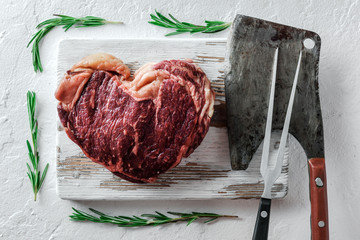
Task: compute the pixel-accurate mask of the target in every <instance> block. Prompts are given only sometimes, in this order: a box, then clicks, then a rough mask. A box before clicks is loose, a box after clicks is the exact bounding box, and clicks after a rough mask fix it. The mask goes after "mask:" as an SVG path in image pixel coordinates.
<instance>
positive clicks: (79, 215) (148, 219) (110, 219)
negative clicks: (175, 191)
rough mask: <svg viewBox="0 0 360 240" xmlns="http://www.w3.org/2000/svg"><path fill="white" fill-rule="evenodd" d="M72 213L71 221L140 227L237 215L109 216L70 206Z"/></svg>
mask: <svg viewBox="0 0 360 240" xmlns="http://www.w3.org/2000/svg"><path fill="white" fill-rule="evenodd" d="M72 209H73V210H74V213H73V214H72V215H70V216H69V217H70V219H71V220H73V221H90V222H97V223H111V224H115V225H117V226H119V227H142V226H158V225H161V224H166V223H172V222H179V221H186V222H187V226H188V225H190V224H191V223H192V222H194V221H195V220H197V219H200V218H207V219H208V220H207V221H205V222H204V223H209V222H211V221H214V220H215V219H217V218H237V216H231V215H220V214H215V213H200V212H191V213H179V212H168V213H169V214H171V215H174V216H176V217H169V216H166V215H165V214H162V213H160V212H155V214H142V215H141V217H137V216H110V215H107V214H105V213H102V212H99V211H97V210H95V209H92V208H89V210H90V211H91V212H93V213H95V214H97V215H98V216H94V215H91V214H89V213H86V212H84V211H80V210H78V209H75V208H72Z"/></svg>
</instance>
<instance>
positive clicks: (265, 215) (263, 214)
mask: <svg viewBox="0 0 360 240" xmlns="http://www.w3.org/2000/svg"><path fill="white" fill-rule="evenodd" d="M260 215H261V217H262V218H266V217H267V216H268V213H267V212H266V211H262V212H261V213H260Z"/></svg>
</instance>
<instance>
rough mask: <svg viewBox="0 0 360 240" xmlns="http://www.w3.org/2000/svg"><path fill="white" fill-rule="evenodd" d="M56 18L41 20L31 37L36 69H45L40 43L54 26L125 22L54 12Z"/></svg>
mask: <svg viewBox="0 0 360 240" xmlns="http://www.w3.org/2000/svg"><path fill="white" fill-rule="evenodd" d="M54 16H55V18H51V19H48V20H45V21H43V22H41V23H40V24H39V25H37V26H36V28H37V29H39V30H38V31H37V32H36V33H35V34H34V35H33V37H32V38H31V40H30V42H29V43H28V45H27V47H29V46H30V44H31V43H33V45H32V50H31V52H32V62H33V65H34V71H35V72H37V71H40V72H42V71H43V68H42V65H41V60H40V52H39V43H40V41H41V40H42V39H43V38H44V37H45V35H46V34H48V33H49V32H50V31H51V30H52V29H53V28H54V27H57V26H63V27H62V28H63V29H64V30H65V32H66V31H67V30H69V29H70V28H71V27H73V26H74V27H75V28H81V27H96V26H101V25H104V24H122V23H123V22H112V21H107V20H105V19H103V18H99V17H94V16H86V17H82V18H74V17H70V16H66V15H60V14H54Z"/></svg>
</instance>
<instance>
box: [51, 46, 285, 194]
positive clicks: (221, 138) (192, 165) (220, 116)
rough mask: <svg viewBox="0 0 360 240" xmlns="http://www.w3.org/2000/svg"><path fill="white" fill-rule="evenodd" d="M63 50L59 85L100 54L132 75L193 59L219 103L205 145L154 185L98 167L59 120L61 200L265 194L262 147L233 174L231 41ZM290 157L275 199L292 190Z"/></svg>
mask: <svg viewBox="0 0 360 240" xmlns="http://www.w3.org/2000/svg"><path fill="white" fill-rule="evenodd" d="M58 50H59V51H58V68H57V70H58V74H57V78H58V81H60V80H61V78H62V76H63V75H64V73H65V72H66V71H67V70H68V69H70V68H71V66H72V65H73V64H75V63H76V62H78V61H79V60H80V59H81V58H83V57H85V56H87V55H89V54H93V53H98V52H106V53H110V54H112V55H114V56H116V57H118V58H120V59H121V60H123V61H124V63H125V64H127V65H128V66H129V67H130V69H131V70H132V72H134V70H136V69H137V68H139V67H140V66H142V65H143V64H144V63H146V62H150V61H155V62H156V61H161V60H165V59H184V58H190V59H193V61H194V62H195V63H197V64H198V65H199V66H200V67H201V68H202V69H203V70H204V72H205V73H206V74H207V76H208V78H209V79H210V81H211V82H212V87H213V89H214V90H215V92H216V100H217V101H216V103H215V104H216V106H215V115H214V116H215V117H216V121H214V122H213V124H212V125H213V126H211V127H210V129H209V132H208V134H207V136H206V137H205V139H204V141H203V142H202V144H201V145H200V146H199V147H198V148H197V149H196V150H195V152H194V153H193V154H191V156H190V157H188V158H184V159H183V160H182V162H181V163H180V164H179V165H178V166H177V167H175V168H173V169H172V170H169V171H168V172H166V173H164V174H162V175H161V176H160V177H159V179H158V180H157V181H156V182H154V183H150V184H139V183H130V182H128V181H125V180H122V179H120V178H119V177H117V176H114V175H113V174H112V173H111V172H109V171H108V170H107V169H106V168H104V167H102V166H101V165H98V164H96V163H93V162H92V161H91V160H90V159H88V158H87V157H86V156H85V155H84V154H83V152H82V151H81V149H80V148H79V147H78V146H77V145H76V144H75V143H73V142H72V141H71V140H70V139H69V138H68V137H67V135H66V133H65V131H64V129H63V128H62V126H61V124H60V121H59V120H58V128H57V151H56V157H57V158H56V159H57V192H58V195H59V196H60V197H61V198H63V199H73V200H95V199H99V200H100V199H106V200H135V199H141V200H144V199H224V198H227V199H236V198H258V197H260V196H261V194H262V190H263V180H262V178H261V175H260V172H259V168H260V157H261V146H260V147H259V150H258V151H257V153H256V154H255V156H254V158H253V160H252V162H251V163H250V166H249V168H248V169H247V170H246V171H233V170H231V167H230V159H229V149H228V138H227V129H226V127H224V123H225V121H224V120H225V117H226V116H225V115H224V113H225V112H224V106H225V98H224V96H225V94H224V84H223V80H224V70H225V62H224V59H225V51H226V39H211V40H210V39H188V40H184V39H119V40H91V39H88V40H84V39H69V40H63V41H62V42H60V44H59V49H58ZM215 126H216V127H215ZM279 138H280V134H279V133H276V134H274V137H273V138H272V142H271V146H272V150H271V151H272V153H273V152H274V149H276V148H277V145H278V139H279ZM270 154H271V153H270ZM271 155H272V154H271ZM271 155H270V156H271ZM285 155H286V157H285V159H284V163H283V168H282V172H281V175H280V177H279V179H278V180H277V181H276V182H275V184H274V186H273V188H272V193H273V197H274V198H282V197H284V196H285V195H286V193H287V190H288V157H287V151H286V154H285Z"/></svg>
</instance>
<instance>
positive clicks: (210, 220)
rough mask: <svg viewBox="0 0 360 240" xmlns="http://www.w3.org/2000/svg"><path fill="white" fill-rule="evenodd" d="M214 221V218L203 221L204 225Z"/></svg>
mask: <svg viewBox="0 0 360 240" xmlns="http://www.w3.org/2000/svg"><path fill="white" fill-rule="evenodd" d="M216 219H217V217H214V218H211V219H209V220H207V221H205V222H204V223H209V222H212V221H214V220H216Z"/></svg>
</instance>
